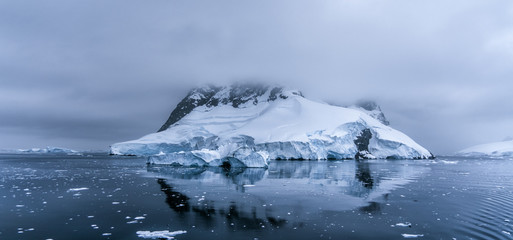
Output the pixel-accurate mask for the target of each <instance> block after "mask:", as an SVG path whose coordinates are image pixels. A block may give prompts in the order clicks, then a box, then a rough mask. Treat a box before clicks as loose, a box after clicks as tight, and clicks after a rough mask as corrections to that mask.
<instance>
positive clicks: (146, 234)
mask: <svg viewBox="0 0 513 240" xmlns="http://www.w3.org/2000/svg"><path fill="white" fill-rule="evenodd" d="M184 233H187V231H183V230H178V231H174V232H170V231H168V230H163V231H153V232H151V231H137V232H136V234H137V236H138V237H140V238H151V239H168V240H169V239H175V236H176V235H179V234H184Z"/></svg>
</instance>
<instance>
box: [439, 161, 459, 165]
mask: <svg viewBox="0 0 513 240" xmlns="http://www.w3.org/2000/svg"><path fill="white" fill-rule="evenodd" d="M440 162H441V163H443V164H458V161H446V160H441V161H440Z"/></svg>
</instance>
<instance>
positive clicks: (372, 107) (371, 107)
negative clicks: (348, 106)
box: [353, 100, 390, 126]
mask: <svg viewBox="0 0 513 240" xmlns="http://www.w3.org/2000/svg"><path fill="white" fill-rule="evenodd" d="M353 108H357V109H359V110H362V111H364V112H365V113H367V114H369V115H370V116H371V117H373V118H375V119H377V120H379V121H380V122H381V123H383V124H385V125H387V126H388V125H390V122H389V121H388V120H387V119H386V117H385V114H383V111H381V108H380V107H379V105H378V104H377V103H376V102H374V101H369V100H361V101H358V102H357V103H356V104H355V105H354V106H353Z"/></svg>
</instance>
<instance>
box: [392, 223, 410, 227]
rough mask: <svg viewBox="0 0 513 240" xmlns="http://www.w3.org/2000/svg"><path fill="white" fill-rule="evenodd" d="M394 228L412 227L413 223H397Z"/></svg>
mask: <svg viewBox="0 0 513 240" xmlns="http://www.w3.org/2000/svg"><path fill="white" fill-rule="evenodd" d="M392 226H393V227H394V226H395V227H411V223H409V222H404V223H396V224H395V225H392Z"/></svg>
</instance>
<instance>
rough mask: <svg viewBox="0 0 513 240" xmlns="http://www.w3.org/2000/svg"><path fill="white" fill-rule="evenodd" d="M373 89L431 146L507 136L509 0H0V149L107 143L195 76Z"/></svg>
mask: <svg viewBox="0 0 513 240" xmlns="http://www.w3.org/2000/svg"><path fill="white" fill-rule="evenodd" d="M247 79H255V80H266V81H273V82H277V83H280V84H284V85H290V86H291V87H294V88H298V89H300V90H302V91H303V92H304V93H305V95H306V96H310V97H313V98H316V99H325V100H328V101H330V102H337V103H341V104H348V103H352V102H355V101H357V100H359V99H373V100H376V101H377V102H378V103H379V104H380V105H381V107H382V110H383V111H384V113H385V115H386V116H387V117H388V119H389V120H390V122H391V126H392V127H394V128H396V129H398V130H400V131H403V132H404V133H406V134H407V135H409V136H410V137H412V138H413V139H414V140H416V141H417V142H418V143H420V144H421V145H423V146H425V147H426V148H428V149H429V150H431V151H432V152H433V153H435V154H446V153H451V152H454V151H457V150H460V149H462V148H465V147H468V146H471V145H475V144H480V143H486V142H492V141H500V140H502V139H504V138H506V137H507V136H512V135H513V100H512V97H513V92H512V91H513V1H511V0H504V1H494V0H482V1H472V0H451V1H446V0H440V1H438V0H430V1H416V0H401V1H396V0H388V1H379V0H372V1H371V0H369V1H365V0H333V1H323V0H311V1H299V0H290V1H286V0H272V1H265V0H258V1H256V0H253V1H244V0H232V1H225V0H216V1H190V0H187V1H174V0H165V1H158V0H155V1H142V0H141V1H128V0H122V1H115V0H109V1H103V0H101V1H100V0H99V1H79V0H77V1H69V0H62V1H61V0H59V1H52V0H45V1H40V0H33V1H18V0H11V1H10V0H5V1H0V149H9V148H29V147H44V146H61V147H68V148H73V149H78V150H85V149H105V150H106V149H108V146H109V145H110V144H112V143H115V142H119V141H125V140H131V139H135V138H139V137H141V136H142V135H145V134H147V133H150V132H155V131H156V130H157V129H158V128H159V127H160V126H161V125H162V124H163V123H164V122H165V120H166V119H167V117H168V116H169V113H170V112H171V110H172V109H173V108H174V107H175V105H176V104H177V103H178V101H179V100H180V99H181V98H182V97H184V95H185V94H186V92H187V90H188V89H189V88H190V87H191V86H194V85H197V84H200V83H204V82H214V83H223V82H226V81H233V80H247Z"/></svg>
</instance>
